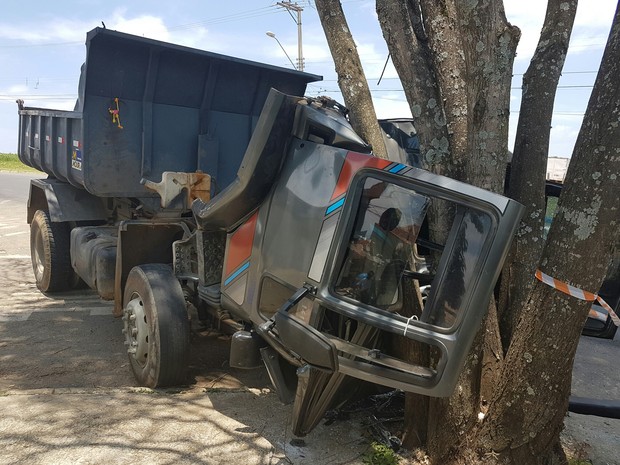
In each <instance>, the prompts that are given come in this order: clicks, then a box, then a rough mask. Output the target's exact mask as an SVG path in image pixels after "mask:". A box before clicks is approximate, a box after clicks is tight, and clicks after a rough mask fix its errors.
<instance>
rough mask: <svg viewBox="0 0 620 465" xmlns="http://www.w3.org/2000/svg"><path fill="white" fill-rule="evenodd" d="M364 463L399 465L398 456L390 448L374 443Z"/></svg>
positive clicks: (370, 464)
mask: <svg viewBox="0 0 620 465" xmlns="http://www.w3.org/2000/svg"><path fill="white" fill-rule="evenodd" d="M362 462H363V463H364V465H397V464H398V455H396V453H395V452H394V451H393V450H392V449H390V448H389V447H388V446H385V445H383V444H379V443H377V442H373V443H372V444H371V445H370V450H369V451H368V452H367V453H366V454H365V455H364V458H363V459H362Z"/></svg>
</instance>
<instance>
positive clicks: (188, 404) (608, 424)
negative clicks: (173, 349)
mask: <svg viewBox="0 0 620 465" xmlns="http://www.w3.org/2000/svg"><path fill="white" fill-rule="evenodd" d="M33 177H37V176H36V175H24V174H7V173H0V450H2V451H3V452H2V453H1V454H0V465H2V464H18V463H19V464H21V463H23V464H49V463H54V464H56V463H59V464H65V463H66V464H75V463H80V464H89V463H93V464H95V463H109V464H114V463H119V464H121V463H122V464H126V463H170V464H173V463H174V464H177V463H187V464H193V463H204V464H213V463H246V464H248V465H249V464H255V463H256V464H276V463H277V464H279V463H282V464H284V463H287V464H290V463H292V464H305V463H307V464H313V463H321V464H329V463H332V464H337V463H338V464H340V463H362V458H361V455H362V454H363V452H364V450H365V448H366V445H367V441H366V440H365V439H363V438H362V428H361V426H360V424H359V422H356V421H345V422H336V423H333V424H331V425H330V426H326V425H320V426H319V427H318V428H317V429H316V430H315V431H314V432H312V433H311V434H310V435H309V436H308V437H307V438H305V443H300V442H294V443H293V444H295V445H291V439H292V436H291V433H290V428H289V422H290V406H283V405H282V404H280V403H279V402H278V400H277V397H276V396H275V394H274V393H273V392H272V391H271V389H270V385H269V382H268V379H267V376H266V373H265V372H264V370H253V371H249V372H248V371H242V370H232V369H230V368H228V367H227V347H228V340H227V339H226V338H222V337H219V336H217V335H200V336H198V335H194V336H193V339H192V354H193V355H192V358H191V361H190V373H189V379H188V387H186V388H184V389H181V390H177V391H174V392H153V391H150V390H148V389H142V388H139V387H137V386H136V385H135V381H134V379H133V377H132V376H131V374H130V372H129V368H128V366H127V358H126V353H125V347H124V346H123V343H122V341H123V339H122V336H121V329H122V324H121V321H120V320H117V319H114V318H113V317H112V316H111V308H112V306H111V304H110V303H109V302H106V301H102V300H100V299H99V297H98V296H97V295H96V294H95V293H94V292H92V291H84V290H82V291H72V292H68V293H63V294H57V295H55V296H46V295H43V294H41V293H40V292H39V291H38V290H37V289H36V286H35V285H34V281H33V276H32V269H31V264H30V251H29V229H28V225H27V224H26V220H25V218H26V201H27V196H28V184H29V180H30V179H31V178H33ZM38 177H41V176H38ZM619 355H620V332H619V334H618V335H617V336H616V339H615V340H614V341H608V340H601V339H594V338H587V337H582V338H581V341H580V345H579V348H578V352H577V357H576V360H575V369H574V372H573V394H574V395H577V396H583V397H595V398H607V399H620V369H618V364H619V362H618V359H619V357H618V356H619ZM566 428H567V431H568V433H569V434H570V435H571V436H573V437H574V438H575V439H576V440H577V441H583V440H585V441H587V442H588V443H589V445H590V446H589V449H588V451H587V452H588V453H589V454H590V456H591V457H592V458H593V459H594V464H595V465H607V464H609V465H619V464H620V454H618V453H617V450H618V444H620V420H610V419H601V418H597V417H587V416H584V415H575V414H570V415H569V417H568V418H567V420H566Z"/></svg>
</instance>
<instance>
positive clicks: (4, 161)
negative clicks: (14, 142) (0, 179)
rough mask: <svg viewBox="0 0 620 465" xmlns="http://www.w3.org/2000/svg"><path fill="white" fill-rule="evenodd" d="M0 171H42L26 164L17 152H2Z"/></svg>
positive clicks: (0, 154)
mask: <svg viewBox="0 0 620 465" xmlns="http://www.w3.org/2000/svg"><path fill="white" fill-rule="evenodd" d="M0 171H12V172H17V173H40V171H39V170H35V169H34V168H31V167H29V166H26V165H24V164H23V163H22V162H21V161H19V158H17V154H15V153H0Z"/></svg>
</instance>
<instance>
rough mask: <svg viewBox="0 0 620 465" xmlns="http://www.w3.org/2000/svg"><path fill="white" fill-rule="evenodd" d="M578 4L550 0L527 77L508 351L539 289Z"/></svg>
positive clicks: (504, 322)
mask: <svg viewBox="0 0 620 465" xmlns="http://www.w3.org/2000/svg"><path fill="white" fill-rule="evenodd" d="M576 11H577V0H549V1H548V3H547V13H546V15H545V21H544V24H543V28H542V32H541V34H540V40H539V41H538V46H537V47H536V52H535V53H534V56H533V57H532V61H531V62H530V66H529V67H528V69H527V71H526V73H525V75H524V76H523V93H522V97H521V111H520V113H519V124H518V126H517V136H516V139H515V148H514V153H513V156H512V166H511V170H510V190H509V194H510V197H512V198H513V199H515V200H517V201H519V202H521V203H522V204H523V205H525V208H526V210H525V214H524V215H523V219H522V220H521V225H520V227H519V231H518V233H517V237H516V238H515V242H514V244H513V246H512V250H511V252H510V255H509V257H508V260H507V265H506V266H505V267H504V274H503V280H502V290H501V294H502V295H501V297H500V302H502V303H503V304H504V305H503V306H502V307H503V308H500V309H499V311H500V315H501V318H500V320H501V333H502V342H503V346H504V350H507V349H508V345H509V344H510V340H511V338H512V332H513V329H514V327H515V326H516V324H517V322H518V321H519V316H520V314H521V309H522V308H523V307H524V306H525V304H526V303H527V302H526V299H527V297H528V295H529V292H530V290H531V288H532V284H533V283H534V269H535V267H536V264H537V263H538V260H539V259H540V254H541V252H542V249H543V234H542V233H543V227H544V221H545V206H546V205H545V173H546V168H547V154H548V153H549V135H550V129H551V117H552V114H553V103H554V100H555V91H556V88H557V85H558V82H559V80H560V76H561V74H562V67H563V66H564V59H565V57H566V52H567V50H568V42H569V40H570V36H571V32H572V29H573V22H574V20H575V13H576Z"/></svg>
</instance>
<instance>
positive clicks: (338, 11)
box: [315, 0, 387, 158]
mask: <svg viewBox="0 0 620 465" xmlns="http://www.w3.org/2000/svg"><path fill="white" fill-rule="evenodd" d="M315 4H316V9H317V11H318V13H319V18H320V19H321V25H322V26H323V31H324V32H325V37H326V38H327V43H328V44H329V49H330V51H331V54H332V57H333V58H334V65H335V67H336V74H337V75H338V86H339V87H340V90H341V92H342V96H343V97H344V103H345V105H346V106H347V107H348V108H351V109H354V110H355V111H353V112H351V126H353V129H354V130H355V131H356V132H357V133H358V134H359V135H360V137H361V138H362V139H364V140H365V141H366V142H367V143H369V144H370V145H371V146H372V149H373V153H374V154H375V156H377V157H380V158H387V152H386V149H385V143H384V142H383V133H382V132H381V128H380V127H379V123H378V121H377V115H376V113H375V107H374V105H373V103H372V97H371V96H370V89H369V88H368V82H367V81H366V77H365V75H364V69H363V68H362V63H361V61H360V58H359V55H358V53H357V48H356V46H355V42H354V41H353V37H352V36H351V32H350V30H349V27H348V25H347V20H346V18H345V16H344V12H343V11H342V5H341V4H340V0H316V1H315Z"/></svg>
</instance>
